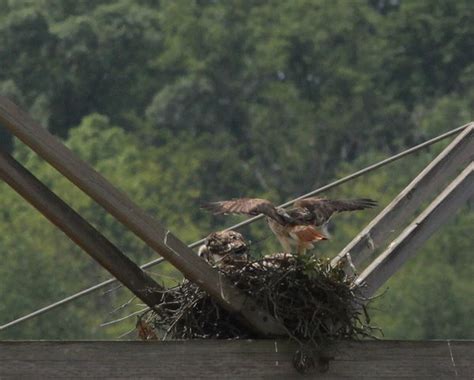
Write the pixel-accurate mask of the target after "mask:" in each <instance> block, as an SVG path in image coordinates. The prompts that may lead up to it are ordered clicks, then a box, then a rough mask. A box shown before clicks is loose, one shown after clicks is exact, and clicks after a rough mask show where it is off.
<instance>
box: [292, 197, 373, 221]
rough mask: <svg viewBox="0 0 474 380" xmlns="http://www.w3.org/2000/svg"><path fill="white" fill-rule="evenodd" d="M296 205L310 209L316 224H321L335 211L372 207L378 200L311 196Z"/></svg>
mask: <svg viewBox="0 0 474 380" xmlns="http://www.w3.org/2000/svg"><path fill="white" fill-rule="evenodd" d="M294 206H295V208H296V209H298V208H301V209H306V210H308V211H309V212H310V213H311V214H313V218H314V224H315V225H318V226H319V225H322V224H324V223H326V222H327V221H328V220H329V219H330V218H331V216H332V215H333V214H335V213H339V212H343V211H355V210H364V209H366V208H372V207H375V206H377V202H376V201H374V200H372V199H368V198H359V199H325V198H318V197H311V198H305V199H300V200H299V201H296V202H295V204H294Z"/></svg>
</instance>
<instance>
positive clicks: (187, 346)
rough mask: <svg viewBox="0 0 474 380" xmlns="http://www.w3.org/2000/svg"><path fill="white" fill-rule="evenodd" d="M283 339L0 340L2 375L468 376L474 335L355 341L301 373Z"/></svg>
mask: <svg viewBox="0 0 474 380" xmlns="http://www.w3.org/2000/svg"><path fill="white" fill-rule="evenodd" d="M296 349H297V346H296V345H295V344H292V343H289V342H288V341H283V340H278V341H275V340H268V339H267V340H256V341H251V340H230V341H229V340H204V339H201V340H190V341H165V342H157V341H155V342H151V341H148V342H138V341H134V342H126V341H122V342H111V341H95V342H87V341H82V342H68V341H57V342H48V341H42V342H34V341H33V342H14V341H12V342H0V378H1V379H53V378H55V379H57V378H68V379H69V378H74V379H83V378H88V379H92V378H94V379H99V378H100V379H111V378H114V379H117V378H121V379H190V378H192V379H194V378H200V379H224V378H226V379H297V378H316V379H347V380H349V379H367V380H369V379H371V380H383V379H401V378H403V379H418V380H420V379H421V380H423V379H426V380H433V379H454V378H459V379H472V378H473V376H474V360H472V358H473V357H474V341H472V340H468V341H466V340H459V341H456V340H451V341H446V340H438V341H386V340H378V341H360V342H341V343H340V344H338V345H336V346H335V347H333V348H332V350H331V352H329V356H332V357H333V360H331V361H330V362H329V367H328V370H327V372H325V373H320V372H319V371H318V370H312V371H311V372H309V373H307V375H306V376H302V375H300V374H299V373H298V372H296V371H295V369H294V368H293V366H292V363H291V361H292V357H293V355H294V353H295V351H296Z"/></svg>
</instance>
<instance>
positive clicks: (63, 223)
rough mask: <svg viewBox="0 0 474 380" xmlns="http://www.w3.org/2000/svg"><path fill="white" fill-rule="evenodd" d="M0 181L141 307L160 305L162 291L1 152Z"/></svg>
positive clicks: (103, 238)
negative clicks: (114, 279) (75, 245)
mask: <svg viewBox="0 0 474 380" xmlns="http://www.w3.org/2000/svg"><path fill="white" fill-rule="evenodd" d="M0 178H1V179H3V180H4V181H5V182H6V183H7V184H8V185H10V186H11V187H12V188H13V189H14V190H15V191H16V192H17V193H18V194H20V195H21V196H22V197H23V198H24V199H25V200H27V201H28V202H29V203H31V204H32V205H33V206H34V207H35V208H36V209H37V210H38V211H39V212H41V213H42V214H43V215H44V216H45V217H46V218H47V219H48V220H49V221H51V222H52V223H53V224H55V225H56V226H57V227H58V228H59V229H61V230H62V231H63V232H64V233H65V234H66V235H67V236H68V237H69V238H70V239H71V240H72V241H74V242H75V243H76V244H77V245H79V246H80V247H81V248H82V249H84V251H86V252H87V253H88V254H89V255H90V256H91V257H92V258H93V259H94V260H96V261H97V262H98V263H99V264H100V265H101V266H102V267H104V268H105V269H106V270H107V271H109V272H110V273H111V274H112V275H113V276H115V277H116V278H117V279H118V280H119V281H120V282H121V283H122V284H124V285H125V286H126V287H127V288H128V289H130V290H131V291H132V292H133V293H134V294H135V295H136V296H137V297H138V298H140V299H141V300H142V301H143V302H144V303H145V304H147V305H148V306H149V307H151V308H153V307H154V306H155V305H156V304H158V303H160V302H161V296H160V295H159V293H157V291H158V290H161V289H162V288H161V287H160V285H158V284H157V283H156V282H155V281H154V280H153V279H152V278H151V277H150V276H148V275H147V274H146V273H145V272H143V271H142V270H141V269H140V268H139V267H138V266H137V265H136V264H135V263H134V262H133V261H131V260H130V259H129V258H128V257H127V256H125V255H124V254H123V253H122V252H120V250H119V249H118V248H117V247H115V246H114V245H113V244H112V243H111V242H110V241H108V240H107V239H106V238H105V237H104V236H103V235H101V234H100V232H98V231H97V230H96V229H95V228H94V227H93V226H92V225H91V224H89V223H88V222H87V221H85V220H84V219H83V218H82V217H81V216H80V215H79V214H78V213H76V212H75V211H74V210H73V209H72V208H71V207H69V206H68V205H67V204H66V203H65V202H64V201H63V200H62V199H61V198H59V197H58V196H57V195H56V194H54V193H53V192H52V191H51V190H49V189H48V188H47V187H46V186H45V185H43V184H42V183H41V182H40V181H39V180H38V179H36V178H35V177H34V176H33V175H32V174H31V173H30V172H29V171H28V170H27V169H25V168H24V167H23V166H22V165H21V164H20V163H18V162H17V161H15V160H14V159H13V157H11V156H9V155H8V154H7V153H5V152H2V151H1V150H0ZM2 327H5V326H2Z"/></svg>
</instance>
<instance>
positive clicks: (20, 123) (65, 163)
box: [0, 96, 285, 335]
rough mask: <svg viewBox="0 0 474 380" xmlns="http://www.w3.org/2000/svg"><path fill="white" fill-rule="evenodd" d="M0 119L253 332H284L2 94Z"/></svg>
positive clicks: (214, 271) (12, 131)
mask: <svg viewBox="0 0 474 380" xmlns="http://www.w3.org/2000/svg"><path fill="white" fill-rule="evenodd" d="M0 123H1V124H3V125H4V126H5V127H6V128H7V129H8V130H10V132H11V133H13V134H14V135H15V136H16V137H17V138H18V139H20V140H21V141H22V142H23V143H25V144H26V145H28V146H29V147H30V148H31V149H33V150H34V151H35V152H36V153H37V154H38V155H39V156H40V157H42V158H43V159H44V160H46V161H47V162H48V163H49V164H51V165H52V166H53V167H55V168H56V169H57V170H58V171H59V172H60V173H61V174H63V175H64V176H65V177H66V178H68V179H69V180H70V181H71V182H72V183H74V184H75V185H76V186H77V187H78V188H80V189H81V190H82V191H84V192H85V193H86V194H87V195H89V196H90V197H91V198H92V199H94V200H95V201H96V202H97V203H99V204H100V205H101V206H102V207H104V208H105V209H106V210H107V211H108V212H109V213H110V214H111V215H113V216H114V217H115V218H116V219H117V220H118V221H120V222H121V223H122V224H124V225H125V226H126V227H127V228H129V229H130V230H131V231H132V232H134V233H135V234H136V235H137V236H138V237H140V238H141V239H142V240H143V241H144V242H145V243H147V244H148V245H149V246H150V247H151V248H153V249H154V250H155V251H156V252H157V253H158V254H160V255H161V256H163V257H164V258H165V259H166V260H167V261H169V262H170V263H171V264H172V265H174V266H175V267H176V268H177V269H178V270H179V271H181V272H182V273H183V275H184V276H185V277H186V278H188V279H189V280H191V281H193V282H194V283H196V284H197V285H198V286H200V287H201V288H202V289H204V290H205V291H207V292H208V293H209V294H210V295H211V296H213V297H214V298H215V299H216V300H217V301H218V302H220V304H221V305H222V306H223V307H224V308H226V309H227V310H229V311H231V312H235V313H238V314H240V315H241V316H242V317H243V320H244V321H246V322H247V323H248V325H249V326H251V327H252V328H253V329H254V330H255V331H256V332H259V333H260V334H262V335H284V333H285V331H284V329H283V327H282V326H281V324H280V323H278V322H277V321H276V320H275V319H274V318H273V317H272V316H271V315H270V314H269V313H267V312H266V311H265V310H263V309H261V308H260V306H259V305H257V304H256V303H255V302H254V301H253V300H252V299H250V298H248V297H246V296H245V295H244V294H243V293H242V292H240V291H239V290H238V289H237V288H235V287H234V286H233V285H232V284H231V283H230V281H228V280H227V278H226V277H224V276H223V275H222V274H220V273H219V272H218V271H217V270H215V269H213V268H211V266H210V265H208V264H207V263H206V262H205V261H204V260H203V259H201V258H200V257H198V256H197V255H196V254H195V253H194V252H193V251H192V250H191V249H190V248H189V247H188V246H187V245H186V244H184V243H183V242H182V241H181V240H179V239H178V238H177V237H176V236H174V235H173V234H172V233H171V232H170V231H169V230H168V229H166V228H165V227H164V226H163V225H161V223H159V222H158V221H157V220H156V219H154V218H152V217H151V216H150V215H148V214H147V213H146V212H145V211H143V210H142V209H141V208H139V207H138V206H137V205H136V204H135V203H134V202H133V201H132V200H131V199H130V198H128V196H127V195H125V194H124V193H123V192H121V191H119V190H118V189H117V188H115V187H114V186H113V185H112V184H111V183H110V182H109V181H107V180H106V179H105V178H104V177H103V176H102V175H101V174H99V173H98V172H97V171H95V170H94V169H93V168H92V167H91V166H89V165H88V164H87V163H86V162H84V161H82V160H81V159H79V158H78V157H77V156H76V155H75V154H74V153H73V152H72V151H71V150H70V149H68V148H67V147H66V146H65V145H64V144H63V143H62V142H61V141H59V140H58V139H57V138H56V137H54V136H53V135H51V134H50V133H49V132H48V131H47V130H46V129H45V128H43V127H41V126H40V125H39V124H37V123H36V122H35V121H34V120H32V119H31V117H30V116H29V115H28V114H27V113H25V112H24V111H22V110H21V109H20V108H19V107H17V106H16V105H15V104H13V103H12V102H10V101H9V100H8V99H7V98H5V97H3V96H0Z"/></svg>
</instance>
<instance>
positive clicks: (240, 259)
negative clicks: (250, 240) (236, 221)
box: [198, 230, 248, 266]
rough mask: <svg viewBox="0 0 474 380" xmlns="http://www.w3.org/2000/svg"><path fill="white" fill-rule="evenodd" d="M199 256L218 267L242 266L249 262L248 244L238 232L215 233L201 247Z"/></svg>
mask: <svg viewBox="0 0 474 380" xmlns="http://www.w3.org/2000/svg"><path fill="white" fill-rule="evenodd" d="M198 255H199V256H201V257H202V258H204V259H205V260H206V261H207V262H209V263H210V264H213V265H217V266H221V265H241V264H245V263H246V262H247V261H248V244H247V242H246V241H245V239H244V237H243V236H242V234H240V233H238V232H236V231H232V230H228V231H219V232H213V233H212V234H210V235H209V236H208V237H207V238H206V240H205V241H204V244H203V245H201V247H199V251H198Z"/></svg>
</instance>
